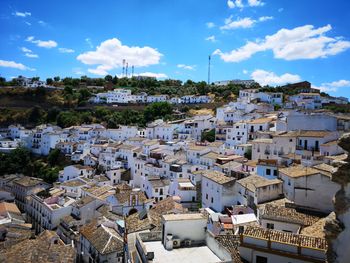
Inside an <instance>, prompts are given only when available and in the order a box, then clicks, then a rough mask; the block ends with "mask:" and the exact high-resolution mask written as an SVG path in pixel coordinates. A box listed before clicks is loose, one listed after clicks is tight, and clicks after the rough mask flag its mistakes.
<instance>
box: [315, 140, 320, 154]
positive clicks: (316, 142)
mask: <svg viewBox="0 0 350 263" xmlns="http://www.w3.org/2000/svg"><path fill="white" fill-rule="evenodd" d="M319 147H320V145H319V142H318V141H315V151H316V152H318V150H319Z"/></svg>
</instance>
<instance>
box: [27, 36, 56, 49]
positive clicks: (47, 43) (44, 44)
mask: <svg viewBox="0 0 350 263" xmlns="http://www.w3.org/2000/svg"><path fill="white" fill-rule="evenodd" d="M26 41H28V42H30V43H33V44H36V45H37V46H38V47H43V48H53V47H57V42H56V41H53V40H47V41H43V40H35V39H34V37H33V36H30V37H27V39H26Z"/></svg>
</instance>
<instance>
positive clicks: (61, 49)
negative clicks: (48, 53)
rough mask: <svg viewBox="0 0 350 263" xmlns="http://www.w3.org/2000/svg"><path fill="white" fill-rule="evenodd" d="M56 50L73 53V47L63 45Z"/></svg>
mask: <svg viewBox="0 0 350 263" xmlns="http://www.w3.org/2000/svg"><path fill="white" fill-rule="evenodd" d="M58 51H59V52H61V53H74V52H75V51H74V49H71V48H64V47H60V48H58Z"/></svg>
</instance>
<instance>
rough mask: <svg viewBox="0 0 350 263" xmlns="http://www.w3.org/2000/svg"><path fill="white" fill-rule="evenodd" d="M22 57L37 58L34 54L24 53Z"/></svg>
mask: <svg viewBox="0 0 350 263" xmlns="http://www.w3.org/2000/svg"><path fill="white" fill-rule="evenodd" d="M24 55H25V56H26V57H28V58H38V57H39V56H38V55H37V54H34V53H25V54H24Z"/></svg>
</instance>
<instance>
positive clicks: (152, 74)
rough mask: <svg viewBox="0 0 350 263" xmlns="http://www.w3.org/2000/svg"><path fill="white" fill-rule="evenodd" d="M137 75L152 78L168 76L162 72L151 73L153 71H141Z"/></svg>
mask: <svg viewBox="0 0 350 263" xmlns="http://www.w3.org/2000/svg"><path fill="white" fill-rule="evenodd" d="M137 76H141V77H152V78H157V79H165V78H168V76H167V75H166V74H164V73H153V72H143V73H139V74H137Z"/></svg>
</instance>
